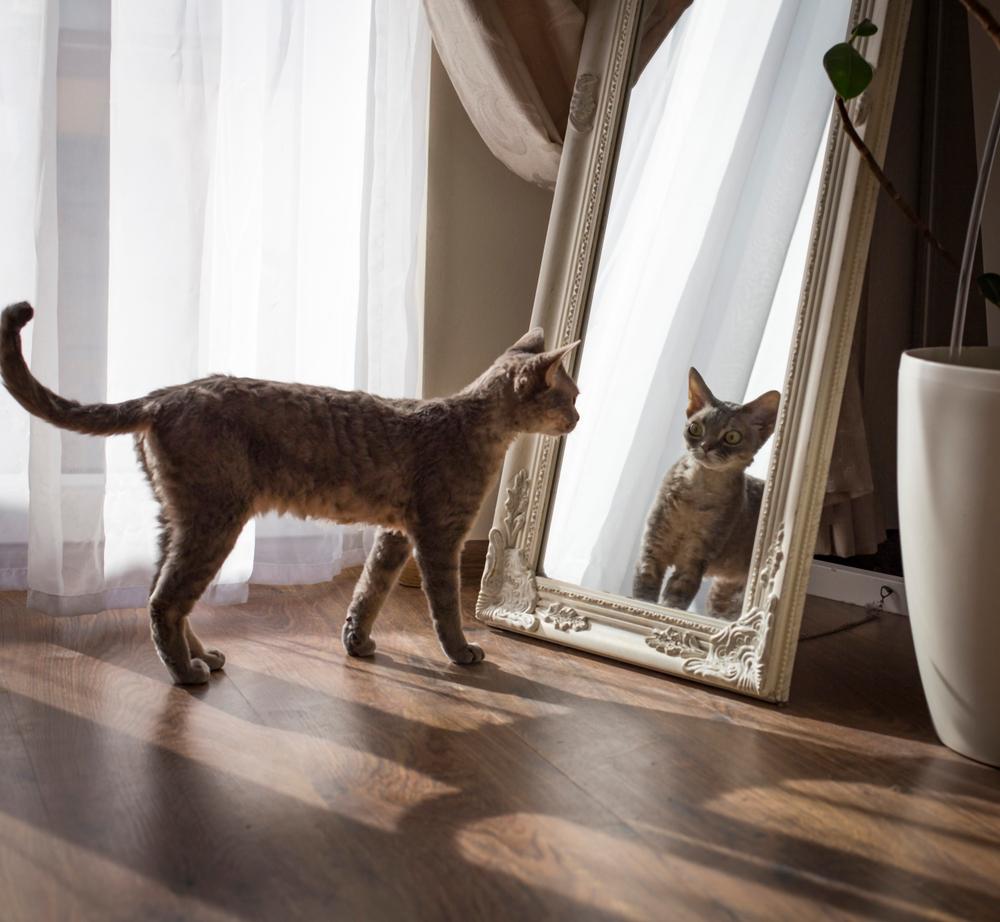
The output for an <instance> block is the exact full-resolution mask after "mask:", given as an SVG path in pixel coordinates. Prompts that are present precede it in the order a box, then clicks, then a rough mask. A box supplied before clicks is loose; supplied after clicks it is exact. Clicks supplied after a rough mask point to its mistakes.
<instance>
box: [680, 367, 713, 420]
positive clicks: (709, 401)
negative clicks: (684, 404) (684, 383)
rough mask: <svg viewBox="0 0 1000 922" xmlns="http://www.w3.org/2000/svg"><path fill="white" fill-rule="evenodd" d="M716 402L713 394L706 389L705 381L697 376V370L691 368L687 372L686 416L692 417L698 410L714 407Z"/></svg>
mask: <svg viewBox="0 0 1000 922" xmlns="http://www.w3.org/2000/svg"><path fill="white" fill-rule="evenodd" d="M717 402H718V401H717V400H716V399H715V394H713V393H712V392H711V391H710V390H709V389H708V385H707V384H706V383H705V379H704V378H703V377H702V376H701V375H700V374H698V369H697V368H692V369H691V370H690V371H689V372H688V408H687V415H688V416H694V414H695V413H697V412H698V411H699V410H704V409H705V407H712V406H715V404H716V403H717Z"/></svg>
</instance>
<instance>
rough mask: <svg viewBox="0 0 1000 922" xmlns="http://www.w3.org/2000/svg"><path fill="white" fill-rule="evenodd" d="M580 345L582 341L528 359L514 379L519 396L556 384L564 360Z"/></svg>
mask: <svg viewBox="0 0 1000 922" xmlns="http://www.w3.org/2000/svg"><path fill="white" fill-rule="evenodd" d="M579 345H580V340H577V341H576V342H575V343H570V344H569V345H568V346H560V347H559V348H558V349H553V350H551V351H550V352H543V353H542V354H541V355H536V356H532V357H531V358H530V359H528V360H527V361H526V362H525V363H524V365H523V367H522V368H521V370H520V371H519V372H518V373H517V376H516V377H515V379H514V390H515V392H516V393H518V394H526V393H533V392H536V391H539V390H541V389H542V388H547V387H552V386H553V385H554V384H555V383H556V377H557V376H558V374H559V368H560V366H561V365H562V360H563V359H564V358H565V357H566V356H567V355H568V354H569V353H570V352H572V351H573V350H574V349H575V348H576V347H577V346H579Z"/></svg>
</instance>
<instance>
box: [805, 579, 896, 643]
mask: <svg viewBox="0 0 1000 922" xmlns="http://www.w3.org/2000/svg"><path fill="white" fill-rule="evenodd" d="M891 595H895V593H894V592H893V591H892V590H891V589H890V588H889V587H888V586H882V587H881V589H879V600H878V601H877V602H869V603H868V604H867V605H866V606H865V611H866V612H867V614H866V615H865V616H864V617H863V618H858V619H857V620H856V621H848V622H847V624H841V625H839V626H838V627H832V628H830V629H829V630H826V631H817V632H816V633H815V634H800V635H799V640H800V641H803V640H818V639H819V638H820V637H830V636H832V635H833V634H842V633H844V631H852V630H854V628H856V627H861V625H863V624H871V623H872V622H873V621H878V619H879V615H881V614H882V613H883V612H884V611H885V600H886V599H887V598H889V596H891Z"/></svg>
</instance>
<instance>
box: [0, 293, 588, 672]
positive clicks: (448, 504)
mask: <svg viewBox="0 0 1000 922" xmlns="http://www.w3.org/2000/svg"><path fill="white" fill-rule="evenodd" d="M32 316H33V311H32V308H31V307H30V305H28V304H26V303H21V304H15V305H12V306H10V307H8V308H6V309H5V310H4V312H3V317H2V321H0V370H2V373H3V381H4V384H5V385H6V386H7V389H8V390H9V391H10V393H11V394H12V396H13V397H14V399H15V400H17V401H18V403H20V404H21V406H23V407H24V408H25V409H26V410H28V412H30V413H33V414H34V415H36V416H38V417H40V418H42V419H44V420H46V421H48V422H50V423H52V424H53V425H55V426H59V427H61V428H64V429H72V430H73V431H75V432H83V433H89V434H91V435H113V434H117V433H123V432H131V433H133V434H134V439H135V445H136V452H137V454H138V456H139V461H140V464H141V466H142V469H143V470H144V472H145V473H146V476H147V478H148V479H149V482H150V485H151V486H152V489H153V493H154V494H155V496H156V499H157V500H158V501H159V504H160V510H161V511H160V522H161V524H162V533H161V538H160V552H161V553H160V560H159V563H158V566H157V572H156V578H155V580H154V583H153V586H152V589H151V595H150V600H149V613H150V618H151V622H152V634H153V641H154V643H155V644H156V649H157V652H158V653H159V655H160V658H161V659H162V660H163V662H164V664H165V665H166V666H167V669H168V670H169V671H170V674H171V675H172V676H173V678H174V680H175V681H177V682H179V683H201V682H205V681H207V679H208V675H209V672H210V671H211V670H214V669H219V668H221V667H222V665H223V663H224V662H225V657H224V656H223V654H222V653H221V652H219V651H218V650H207V649H205V647H204V646H203V645H202V643H201V642H200V641H199V639H198V638H197V637H196V636H195V634H194V632H193V631H192V630H191V627H190V624H189V623H188V617H187V616H188V614H189V613H190V611H191V609H192V607H193V606H194V604H195V602H196V601H197V599H198V598H199V597H200V596H201V594H202V593H203V592H204V590H205V589H206V587H207V586H208V584H209V583H210V582H211V580H212V577H213V576H214V575H215V573H216V572H217V571H218V569H219V567H220V566H221V565H222V562H223V561H224V560H225V558H226V556H227V555H228V554H229V552H230V551H231V550H232V547H233V545H234V544H235V542H236V539H237V537H238V536H239V534H240V531H241V530H242V528H243V526H244V525H245V524H246V522H247V521H248V519H250V518H251V517H252V516H254V515H257V514H259V513H263V512H267V511H270V510H276V511H278V512H282V513H291V514H293V515H297V516H301V517H316V518H324V519H332V520H334V521H337V522H345V523H351V522H364V523H371V524H376V525H379V526H381V528H380V530H379V532H378V535H377V537H376V541H375V546H374V548H373V550H372V552H371V554H370V555H369V557H368V560H367V562H366V564H365V568H364V572H363V574H362V576H361V578H360V580H359V581H358V585H357V587H356V590H355V593H354V598H353V600H352V602H351V605H350V608H349V610H348V613H347V619H346V622H345V624H344V630H343V641H344V646H345V648H346V649H347V652H348V653H349V654H351V655H354V656H368V655H371V654H372V653H373V652H374V650H375V643H374V641H373V640H372V639H371V629H372V625H373V623H374V621H375V618H376V616H377V615H378V612H379V608H380V607H381V605H382V602H383V601H384V600H385V597H386V595H387V594H388V593H389V591H390V590H391V589H392V587H393V585H394V584H395V581H396V578H397V577H398V575H399V571H400V570H401V569H402V566H403V564H404V563H405V561H406V559H407V556H408V555H409V552H410V549H411V546H412V547H413V548H414V550H415V556H416V559H417V563H418V565H419V567H420V569H421V571H422V576H423V585H424V590H425V592H426V594H427V598H428V602H429V605H430V612H431V617H432V619H433V622H434V627H435V630H436V631H437V635H438V639H439V640H440V642H441V646H442V648H443V649H444V651H445V653H446V654H447V655H448V657H450V658H451V660H452V661H454V662H456V663H474V662H477V661H479V660H480V659H482V657H483V653H482V650H481V649H480V648H479V647H477V646H475V645H473V644H469V643H467V642H466V639H465V635H464V633H463V631H462V617H461V607H460V601H459V591H458V590H459V569H458V565H459V553H460V550H461V546H462V542H463V541H464V539H465V536H466V534H467V533H468V530H469V528H470V527H471V524H472V522H473V520H474V518H475V515H476V513H477V511H478V509H479V506H480V505H481V503H482V500H483V497H484V496H485V494H486V491H487V490H488V488H489V486H490V484H491V482H492V481H493V480H494V479H495V477H496V476H497V474H498V473H499V469H500V465H501V463H502V461H503V456H504V453H505V451H506V449H507V447H508V445H509V444H510V443H511V441H512V440H513V439H514V437H515V436H516V435H517V434H518V433H519V432H541V433H546V434H550V435H562V434H565V433H567V432H569V431H571V430H572V429H573V427H574V426H575V425H576V422H577V420H578V418H579V417H578V415H577V412H576V410H575V408H574V402H575V400H576V394H577V389H576V385H575V384H574V383H573V381H572V379H571V378H570V377H569V375H568V374H567V373H566V371H565V370H564V369H563V368H562V358H563V356H564V355H565V354H566V353H567V352H568V351H569V349H571V348H573V347H572V346H569V347H565V348H562V349H557V350H553V351H550V352H545V351H543V350H544V336H543V333H542V331H541V330H540V329H536V330H532V331H531V332H530V333H528V334H527V335H525V336H524V337H522V339H520V340H519V341H518V342H517V343H515V344H514V345H513V346H511V347H510V348H509V349H508V350H507V351H506V352H504V353H503V354H502V355H501V356H500V357H499V358H497V359H496V361H495V362H494V363H493V364H492V365H491V366H490V367H489V368H488V369H487V370H486V371H485V372H484V373H483V374H482V375H481V376H480V377H479V378H478V379H477V380H476V381H474V382H473V383H472V384H470V385H469V386H468V387H466V388H465V389H464V390H462V391H461V392H460V393H458V394H456V395H454V396H452V397H448V398H444V399H439V400H401V399H400V400H391V399H386V398H382V397H376V396H374V395H371V394H367V393H363V392H360V391H340V390H336V389H333V388H325V387H312V386H309V385H305V384H283V383H278V382H274V381H260V380H254V379H249V378H234V377H228V376H223V375H214V376H212V377H208V378H202V379H200V380H197V381H192V382H190V383H188V384H180V385H176V386H173V387H166V388H163V389H161V390H157V391H154V392H152V393H151V394H148V395H147V396H145V397H140V398H137V399H135V400H127V401H125V402H124V403H119V404H89V405H81V404H79V403H77V402H75V401H72V400H68V399H66V398H64V397H61V396H59V395H58V394H56V393H54V392H53V391H51V390H49V389H48V388H46V387H45V386H44V385H43V384H41V383H40V382H39V381H37V380H36V379H35V378H34V376H33V375H32V374H31V372H30V371H29V369H28V367H27V365H26V364H25V362H24V358H23V355H22V352H21V338H20V331H21V329H22V328H23V327H24V325H25V324H27V323H28V321H29V320H30V319H31V317H32ZM574 345H575V344H574Z"/></svg>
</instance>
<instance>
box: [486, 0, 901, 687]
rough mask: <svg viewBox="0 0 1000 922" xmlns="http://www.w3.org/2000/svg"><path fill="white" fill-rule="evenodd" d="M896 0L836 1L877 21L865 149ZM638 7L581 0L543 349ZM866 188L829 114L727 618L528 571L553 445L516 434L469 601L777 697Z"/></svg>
mask: <svg viewBox="0 0 1000 922" xmlns="http://www.w3.org/2000/svg"><path fill="white" fill-rule="evenodd" d="M694 2H695V3H697V2H699V0H694ZM909 6H910V4H909V2H908V0H855V2H854V4H853V8H852V12H851V19H850V22H851V25H852V26H853V24H855V23H856V22H858V21H860V20H861V19H864V18H870V19H872V20H873V21H874V22H876V23H877V24H878V26H879V31H878V33H877V34H876V35H875V36H872V37H870V38H866V39H862V40H861V42H860V43H859V45H858V47H859V50H860V51H861V52H862V53H863V54H864V56H865V57H866V58H868V60H869V61H872V62H873V63H875V64H876V65H877V75H876V78H875V80H874V81H873V83H872V85H871V87H870V88H869V89H868V91H866V93H865V94H864V95H863V96H862V97H860V98H859V99H856V100H854V101H853V103H852V105H853V107H854V108H853V112H852V114H853V115H855V116H856V121H857V122H859V123H861V125H862V128H861V130H862V132H863V134H864V137H865V140H866V142H867V144H868V145H869V146H870V147H871V149H872V150H873V151H874V153H875V156H876V157H878V158H879V159H881V158H882V157H883V155H884V152H885V146H886V143H887V140H888V134H889V128H890V122H891V117H892V106H893V100H894V98H895V91H896V82H897V79H898V75H899V67H900V62H901V59H902V49H903V40H904V37H905V34H906V26H907V22H908V17H909ZM641 7H642V0H592V2H591V4H590V11H589V15H588V19H587V26H586V32H585V34H584V40H583V48H582V51H581V56H580V65H579V69H578V72H577V78H576V85H575V89H574V94H573V101H572V105H571V109H570V118H569V125H568V126H567V137H566V141H565V145H564V147H563V154H562V161H561V163H560V167H559V177H558V182H557V184H556V190H555V198H554V201H553V208H552V215H551V218H550V221H549V228H548V235H547V237H546V242H545V253H544V258H543V262H542V269H541V274H540V277H539V284H538V290H537V293H536V297H535V304H534V311H533V320H532V325H537V326H542V327H543V328H544V329H545V331H546V339H547V348H553V347H554V346H556V345H562V344H567V343H570V342H572V341H573V340H575V339H578V338H580V337H581V336H582V335H585V334H584V333H583V332H582V331H583V327H584V313H585V310H586V306H587V303H588V297H589V293H590V288H591V281H592V278H593V275H594V271H595V267H596V263H597V256H598V253H599V249H600V234H601V228H602V223H603V218H604V213H605V209H606V204H607V201H608V198H609V193H610V186H611V178H612V174H613V172H614V165H615V155H616V150H617V145H618V139H619V135H620V126H621V124H622V121H623V117H624V112H625V107H626V103H627V96H628V83H629V77H630V71H631V62H632V57H633V52H634V49H635V46H636V36H637V33H638V23H639V15H640V10H641ZM816 65H817V67H819V66H820V62H819V61H817V62H816ZM877 194H878V189H877V186H876V183H875V181H874V180H873V179H872V177H871V176H870V175H869V173H868V172H867V171H866V170H865V169H864V167H863V165H862V164H861V161H860V158H859V156H858V154H857V152H856V151H855V150H854V149H853V147H852V146H851V143H850V141H849V139H848V138H847V136H846V134H845V133H844V132H843V130H842V128H841V125H840V122H839V120H837V119H834V120H833V122H832V125H831V131H830V135H829V140H828V144H827V150H826V158H825V163H824V167H823V174H822V179H821V184H820V192H819V197H818V202H817V208H816V215H815V219H814V223H813V229H812V234H811V240H810V246H809V257H808V262H807V266H806V269H805V272H804V277H803V284H802V293H801V297H800V302H799V310H798V315H797V320H796V325H795V333H794V338H793V342H792V346H791V352H790V357H789V362H788V369H787V372H786V376H785V384H784V389H783V393H782V401H781V409H780V412H779V418H778V424H777V428H776V430H775V435H774V448H773V451H772V455H771V463H770V470H769V475H768V481H767V489H766V492H765V496H764V502H763V506H762V509H761V517H760V524H759V527H758V532H757V539H756V544H755V548H754V554H753V562H752V565H751V570H750V575H749V579H748V582H747V593H746V600H745V603H744V609H743V613H742V614H741V615H740V617H739V618H738V619H737V620H736V621H733V622H723V621H719V620H717V619H713V618H709V617H706V616H701V615H697V614H694V613H692V612H681V611H672V610H669V609H666V608H663V607H661V606H658V605H654V604H647V603H643V602H638V601H635V600H632V599H628V598H625V597H622V596H616V595H611V594H608V593H602V592H598V591H594V590H590V589H583V588H581V587H579V586H574V585H572V584H569V583H565V582H561V581H559V580H554V579H549V578H547V577H545V576H543V575H540V574H539V573H538V570H539V560H540V556H541V552H542V544H543V537H544V531H545V523H546V516H547V514H548V509H549V505H550V500H551V497H552V493H553V488H554V484H555V476H556V469H557V461H558V455H559V447H560V442H559V440H558V439H556V438H552V437H548V436H531V437H522V439H521V440H519V441H518V443H517V444H515V445H514V447H513V448H512V449H511V451H510V452H509V454H508V456H507V460H506V463H505V465H504V469H503V474H502V480H501V485H500V499H499V501H498V503H497V510H496V515H495V518H494V527H493V529H492V530H491V532H490V538H489V551H488V554H487V560H486V569H485V572H484V574H483V580H482V588H481V590H480V594H479V598H478V602H477V605H476V616H477V617H478V618H479V619H480V620H481V621H484V622H486V623H487V624H490V625H493V626H495V627H501V628H506V629H509V630H513V631H519V632H522V633H525V634H529V635H532V636H534V637H537V638H542V639H545V640H550V641H553V642H556V643H560V644H564V645H566V646H570V647H575V648H577V649H581V650H585V651H587V652H589V653H597V654H601V655H604V656H609V657H613V658H615V659H620V660H623V661H625V662H629V663H634V664H637V665H640V666H645V667H647V668H651V669H656V670H660V671H662V672H667V673H672V674H674V675H679V676H684V677H687V678H693V679H696V680H698V681H702V682H705V683H708V684H711V685H716V686H721V687H723V688H727V689H730V690H732V691H736V692H740V693H742V694H746V695H751V696H753V697H757V698H763V699H765V700H768V701H785V700H787V698H788V690H789V684H790V682H791V672H792V663H793V660H794V655H795V649H796V645H797V642H798V631H799V626H800V622H801V617H802V608H803V605H804V601H805V592H806V584H807V581H808V577H809V569H810V565H811V562H812V549H813V546H814V544H815V540H816V533H817V529H818V526H819V518H820V512H821V507H822V502H823V494H824V490H825V485H826V477H827V471H828V468H829V463H830V456H831V453H832V449H833V440H834V434H835V431H836V426H837V419H838V413H839V408H840V399H841V392H842V390H843V387H844V381H845V377H846V372H847V364H848V359H849V353H850V349H851V339H852V335H853V331H854V322H855V315H856V313H857V305H858V300H859V296H860V290H861V285H862V281H863V276H864V270H865V262H866V258H867V253H868V244H869V239H870V236H871V230H872V223H873V218H874V211H875V205H876V199H877ZM585 349H586V342H585V343H584V350H585ZM571 370H572V369H571Z"/></svg>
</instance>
